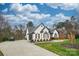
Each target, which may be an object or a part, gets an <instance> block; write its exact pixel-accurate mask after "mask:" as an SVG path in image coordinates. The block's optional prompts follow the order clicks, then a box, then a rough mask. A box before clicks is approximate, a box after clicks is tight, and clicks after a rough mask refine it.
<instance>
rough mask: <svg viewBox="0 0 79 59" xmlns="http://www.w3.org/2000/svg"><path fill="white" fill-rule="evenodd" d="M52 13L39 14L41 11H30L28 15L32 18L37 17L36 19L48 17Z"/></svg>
mask: <svg viewBox="0 0 79 59" xmlns="http://www.w3.org/2000/svg"><path fill="white" fill-rule="evenodd" d="M50 16H51V15H50V14H39V13H29V14H27V17H28V18H30V19H36V20H41V19H44V18H47V17H50Z"/></svg>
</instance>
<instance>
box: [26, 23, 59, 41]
mask: <svg viewBox="0 0 79 59" xmlns="http://www.w3.org/2000/svg"><path fill="white" fill-rule="evenodd" d="M51 37H52V38H59V33H58V31H57V30H53V31H52V32H51V31H50V30H49V29H48V28H47V27H46V26H45V25H44V24H43V23H41V24H40V25H38V26H37V27H28V28H27V30H26V35H25V38H26V39H27V40H33V41H47V40H50V38H51Z"/></svg>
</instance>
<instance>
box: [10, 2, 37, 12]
mask: <svg viewBox="0 0 79 59" xmlns="http://www.w3.org/2000/svg"><path fill="white" fill-rule="evenodd" d="M10 10H13V11H16V12H28V11H29V12H35V11H38V8H37V6H36V5H31V4H26V5H22V4H18V3H17V4H11V8H10Z"/></svg>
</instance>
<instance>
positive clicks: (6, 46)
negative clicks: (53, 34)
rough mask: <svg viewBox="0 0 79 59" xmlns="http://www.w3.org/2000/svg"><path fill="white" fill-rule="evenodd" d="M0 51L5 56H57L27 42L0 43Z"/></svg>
mask: <svg viewBox="0 0 79 59" xmlns="http://www.w3.org/2000/svg"><path fill="white" fill-rule="evenodd" d="M0 50H1V51H2V52H3V54H4V55H5V56H58V55H56V54H55V53H52V52H50V51H48V50H45V49H43V48H41V47H38V46H36V45H34V43H30V42H28V41H27V40H18V41H7V42H3V43H0Z"/></svg>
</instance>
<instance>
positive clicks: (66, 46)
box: [63, 44, 79, 49]
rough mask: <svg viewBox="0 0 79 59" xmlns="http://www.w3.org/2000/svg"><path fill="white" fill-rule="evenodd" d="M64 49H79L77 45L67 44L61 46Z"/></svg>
mask: <svg viewBox="0 0 79 59" xmlns="http://www.w3.org/2000/svg"><path fill="white" fill-rule="evenodd" d="M63 46H64V47H65V48H73V49H79V44H68V45H63Z"/></svg>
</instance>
